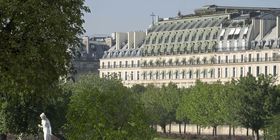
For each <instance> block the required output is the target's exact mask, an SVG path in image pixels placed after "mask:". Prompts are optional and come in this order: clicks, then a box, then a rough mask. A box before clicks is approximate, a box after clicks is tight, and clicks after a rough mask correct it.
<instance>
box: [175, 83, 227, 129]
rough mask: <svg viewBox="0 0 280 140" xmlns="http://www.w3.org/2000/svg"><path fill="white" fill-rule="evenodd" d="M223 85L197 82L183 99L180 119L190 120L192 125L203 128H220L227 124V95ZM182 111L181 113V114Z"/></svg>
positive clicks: (180, 106)
mask: <svg viewBox="0 0 280 140" xmlns="http://www.w3.org/2000/svg"><path fill="white" fill-rule="evenodd" d="M223 89H224V88H223V85H221V83H214V84H212V85H209V84H206V83H202V82H200V81H197V82H196V85H195V86H194V87H192V88H191V89H190V90H188V93H187V94H184V95H183V97H182V102H181V103H180V105H179V107H178V109H177V114H180V116H178V117H179V118H181V119H183V118H189V119H190V120H191V122H192V123H195V124H199V125H203V126H214V127H216V126H218V125H219V124H223V123H224V122H225V119H224V116H225V105H226V102H225V101H226V100H225V98H226V97H225V95H224V93H223ZM179 111H180V113H179Z"/></svg>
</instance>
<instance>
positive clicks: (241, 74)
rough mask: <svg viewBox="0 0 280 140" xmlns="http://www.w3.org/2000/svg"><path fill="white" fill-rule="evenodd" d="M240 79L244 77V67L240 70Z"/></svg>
mask: <svg viewBox="0 0 280 140" xmlns="http://www.w3.org/2000/svg"><path fill="white" fill-rule="evenodd" d="M240 77H243V67H241V68H240Z"/></svg>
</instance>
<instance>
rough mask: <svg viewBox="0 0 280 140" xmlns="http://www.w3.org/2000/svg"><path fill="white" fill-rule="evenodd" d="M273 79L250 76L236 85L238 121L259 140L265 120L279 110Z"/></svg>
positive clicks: (262, 76) (277, 94) (277, 95)
mask: <svg viewBox="0 0 280 140" xmlns="http://www.w3.org/2000/svg"><path fill="white" fill-rule="evenodd" d="M274 83H275V78H274V77H272V76H271V75H269V76H264V75H260V76H258V77H257V78H256V77H253V76H252V75H248V76H247V77H241V78H240V80H239V81H238V83H237V89H238V91H237V93H239V94H237V95H236V96H237V100H238V102H239V104H240V107H239V108H237V116H238V118H237V119H238V121H239V122H240V123H241V124H242V125H243V126H244V127H246V128H251V129H252V130H253V131H254V132H255V134H256V136H255V139H256V140H259V130H260V129H264V127H265V124H266V120H267V119H268V118H269V117H271V115H272V114H273V112H274V111H275V110H277V108H279V105H277V104H276V103H277V102H276V100H275V99H279V96H280V94H279V92H277V90H276V86H275V85H274Z"/></svg>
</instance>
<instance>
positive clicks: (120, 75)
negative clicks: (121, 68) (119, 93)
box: [119, 72, 122, 80]
mask: <svg viewBox="0 0 280 140" xmlns="http://www.w3.org/2000/svg"><path fill="white" fill-rule="evenodd" d="M119 79H120V80H121V79H122V73H121V72H119Z"/></svg>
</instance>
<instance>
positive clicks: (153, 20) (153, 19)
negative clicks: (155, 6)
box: [150, 12, 156, 25]
mask: <svg viewBox="0 0 280 140" xmlns="http://www.w3.org/2000/svg"><path fill="white" fill-rule="evenodd" d="M150 16H151V17H152V25H154V24H155V16H156V15H155V14H154V12H152V14H151V15H150Z"/></svg>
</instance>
